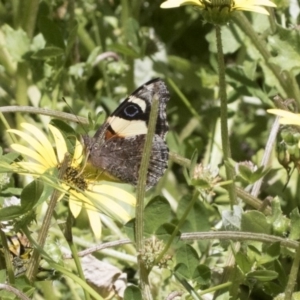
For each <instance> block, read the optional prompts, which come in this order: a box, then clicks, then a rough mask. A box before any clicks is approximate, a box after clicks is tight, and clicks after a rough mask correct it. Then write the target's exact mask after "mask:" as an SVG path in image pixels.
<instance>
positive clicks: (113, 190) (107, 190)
mask: <svg viewBox="0 0 300 300" xmlns="http://www.w3.org/2000/svg"><path fill="white" fill-rule="evenodd" d="M92 190H93V192H96V193H98V194H101V195H103V196H105V197H108V198H110V199H114V200H115V201H122V202H124V203H127V204H129V205H131V206H135V203H136V199H135V197H134V196H133V195H131V194H130V193H128V192H126V191H124V190H122V189H120V188H118V187H115V186H113V185H108V184H98V185H97V184H95V185H94V186H93V188H92Z"/></svg>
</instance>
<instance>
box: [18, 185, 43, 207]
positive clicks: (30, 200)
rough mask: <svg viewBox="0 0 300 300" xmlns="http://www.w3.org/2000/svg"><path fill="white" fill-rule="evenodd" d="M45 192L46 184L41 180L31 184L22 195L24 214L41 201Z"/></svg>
mask: <svg viewBox="0 0 300 300" xmlns="http://www.w3.org/2000/svg"><path fill="white" fill-rule="evenodd" d="M43 190H44V184H43V182H42V181H41V180H34V181H32V182H31V183H29V184H28V185H27V186H26V187H25V188H24V189H23V191H22V194H21V208H22V210H23V212H24V213H26V212H28V211H29V210H31V209H32V208H33V207H34V206H35V204H36V203H37V202H38V201H39V199H40V197H41V195H42V193H43Z"/></svg>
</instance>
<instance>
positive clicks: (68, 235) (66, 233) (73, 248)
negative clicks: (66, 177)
mask: <svg viewBox="0 0 300 300" xmlns="http://www.w3.org/2000/svg"><path fill="white" fill-rule="evenodd" d="M72 224H73V215H72V213H71V210H70V208H69V211H68V217H67V222H66V227H65V231H64V236H65V239H66V241H67V243H68V245H69V247H70V249H71V252H72V257H73V259H74V262H75V265H76V268H77V272H78V275H79V277H80V278H81V280H82V281H86V280H85V276H84V273H83V270H82V266H81V263H80V259H79V256H78V251H77V247H76V244H75V243H74V242H73V235H72ZM84 295H85V299H86V300H90V299H91V297H90V294H89V293H88V291H87V290H84Z"/></svg>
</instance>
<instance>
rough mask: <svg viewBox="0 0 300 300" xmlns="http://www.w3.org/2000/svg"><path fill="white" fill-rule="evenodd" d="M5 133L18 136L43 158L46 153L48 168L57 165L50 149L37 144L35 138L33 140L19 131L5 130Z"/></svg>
mask: <svg viewBox="0 0 300 300" xmlns="http://www.w3.org/2000/svg"><path fill="white" fill-rule="evenodd" d="M7 132H11V133H14V134H16V135H18V136H20V137H21V138H22V139H23V140H24V141H25V142H26V143H28V144H29V145H30V146H31V147H32V148H33V149H34V150H36V151H37V152H38V153H39V154H40V155H41V156H42V157H45V153H47V159H48V160H47V161H48V162H49V164H48V166H55V165H56V164H57V161H56V158H55V153H54V151H53V148H52V147H51V148H50V149H48V148H46V147H45V146H44V145H42V144H41V143H39V141H38V140H36V138H33V137H32V136H30V135H29V134H27V133H25V132H22V131H20V130H16V129H9V130H7ZM49 150H50V151H49ZM51 150H52V151H51Z"/></svg>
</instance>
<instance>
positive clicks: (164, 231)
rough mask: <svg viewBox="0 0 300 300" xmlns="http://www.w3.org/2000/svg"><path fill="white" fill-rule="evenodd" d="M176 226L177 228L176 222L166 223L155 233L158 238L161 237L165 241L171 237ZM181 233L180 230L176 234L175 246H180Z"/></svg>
mask: <svg viewBox="0 0 300 300" xmlns="http://www.w3.org/2000/svg"><path fill="white" fill-rule="evenodd" d="M175 228H176V226H175V225H174V224H171V223H165V224H163V225H161V226H160V227H159V228H158V229H157V230H156V232H155V235H156V236H157V238H158V239H160V240H162V241H164V242H167V241H168V240H169V239H170V237H171V235H172V233H173V232H174V230H175ZM180 235H181V232H180V231H178V232H177V235H176V236H175V238H174V240H173V244H174V246H176V245H177V246H178V243H180Z"/></svg>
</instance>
